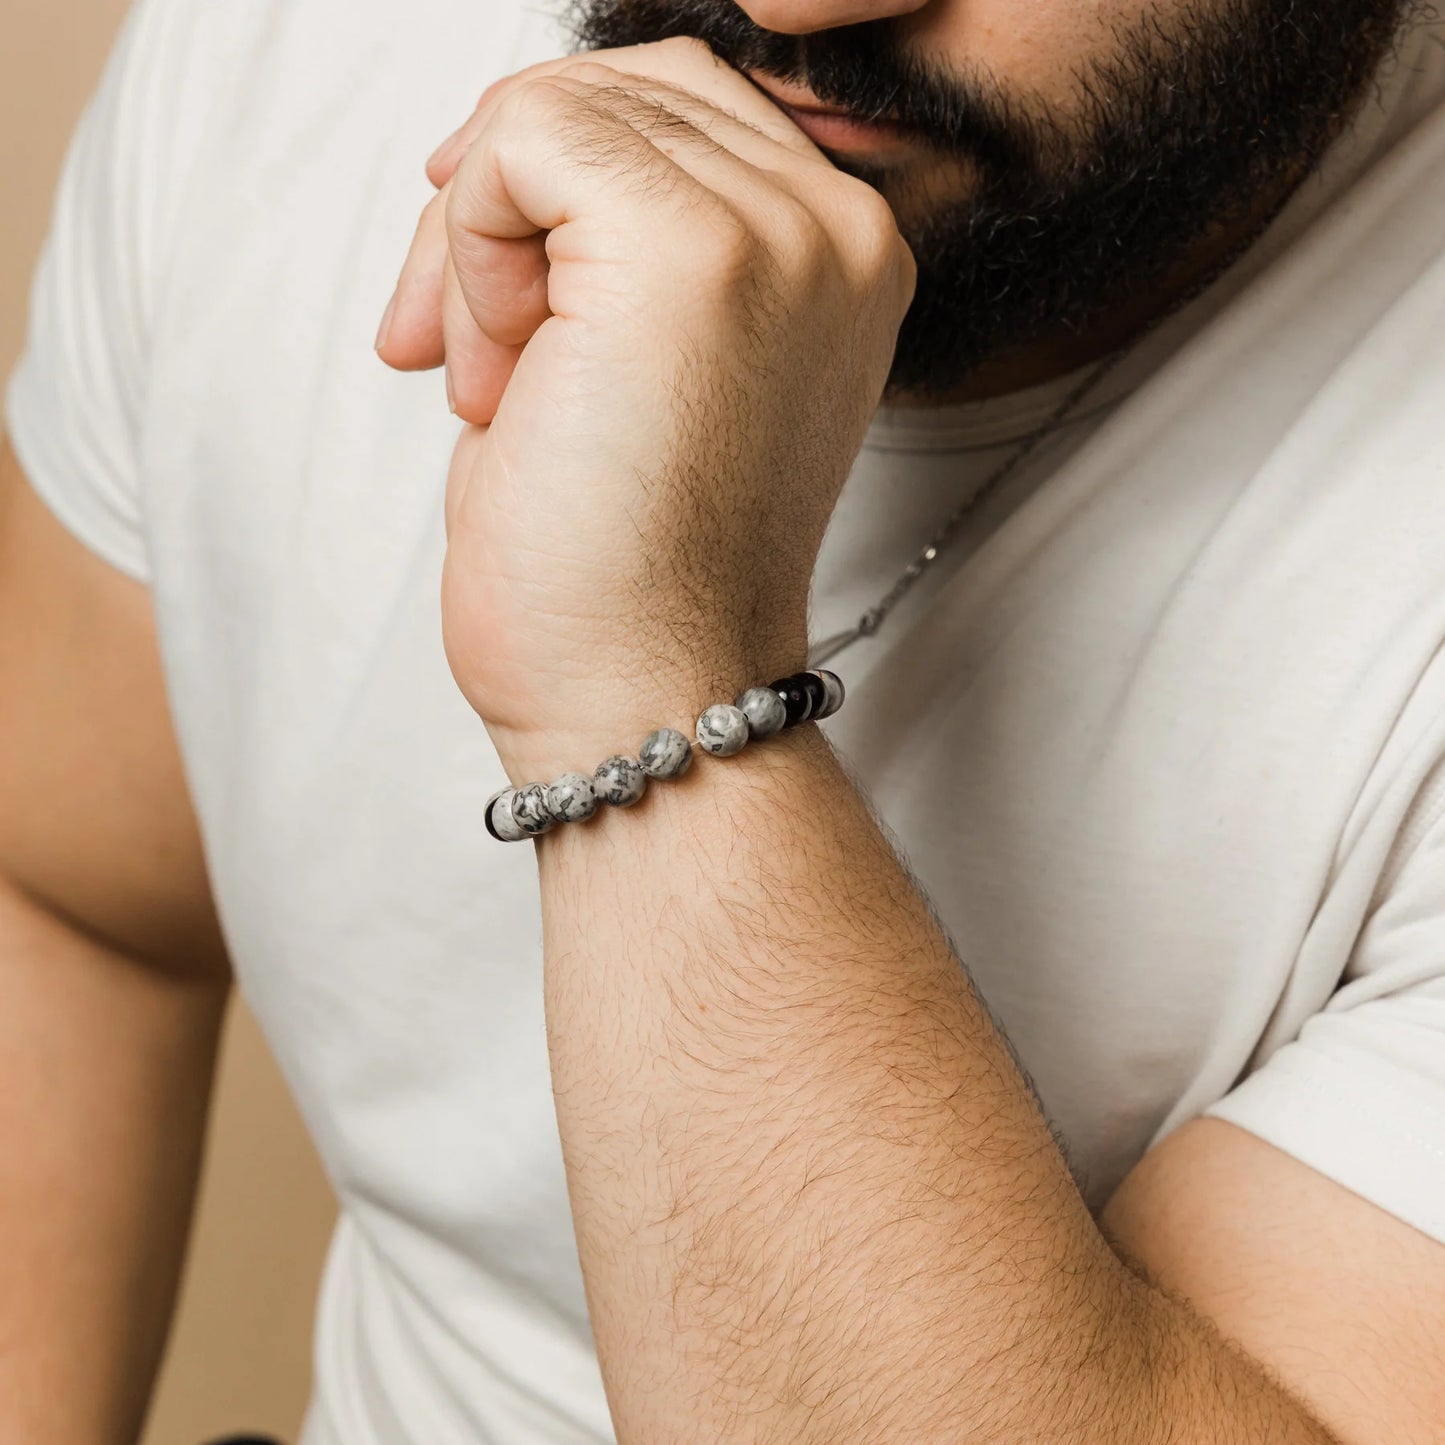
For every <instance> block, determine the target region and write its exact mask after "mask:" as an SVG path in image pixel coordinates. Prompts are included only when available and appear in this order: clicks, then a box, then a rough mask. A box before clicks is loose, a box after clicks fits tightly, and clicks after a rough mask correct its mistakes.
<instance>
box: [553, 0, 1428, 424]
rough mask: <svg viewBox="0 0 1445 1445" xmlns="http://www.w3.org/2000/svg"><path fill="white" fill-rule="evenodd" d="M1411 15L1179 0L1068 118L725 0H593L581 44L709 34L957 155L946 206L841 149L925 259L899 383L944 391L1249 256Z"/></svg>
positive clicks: (1400, 2) (1354, 3) (888, 30)
mask: <svg viewBox="0 0 1445 1445" xmlns="http://www.w3.org/2000/svg"><path fill="white" fill-rule="evenodd" d="M1416 8H1418V7H1417V5H1416V4H1415V0H1324V3H1306V4H1300V3H1299V0H1185V3H1184V4H1183V5H1182V6H1181V7H1180V8H1179V9H1178V10H1177V11H1175V12H1174V13H1161V12H1153V13H1151V14H1150V15H1149V16H1148V17H1147V18H1145V19H1144V20H1142V21H1140V22H1139V23H1137V25H1136V26H1135V27H1134V28H1131V29H1129V30H1125V31H1121V32H1120V33H1119V34H1118V35H1117V36H1116V44H1115V46H1114V48H1113V52H1112V54H1110V55H1109V56H1108V57H1106V58H1104V59H1101V60H1096V61H1094V62H1092V63H1091V64H1090V65H1088V66H1087V67H1086V68H1085V69H1084V70H1083V72H1082V78H1083V80H1084V82H1085V83H1084V85H1083V86H1082V87H1081V90H1082V93H1083V98H1084V107H1083V110H1082V113H1081V114H1079V115H1077V116H1074V117H1071V118H1069V119H1067V120H1064V119H1061V118H1059V117H1057V116H1055V115H1052V114H1049V113H1048V112H1047V111H1046V110H1044V109H1043V108H1042V107H1041V106H1039V105H1038V104H1032V105H1030V104H1026V103H1024V102H1022V101H1020V100H1018V99H1016V98H1015V97H1013V96H1011V95H1010V94H1009V93H1008V92H1007V91H1006V89H1005V88H1004V87H1002V86H1001V85H999V84H998V83H995V82H994V81H993V80H992V79H991V78H990V77H988V76H986V75H981V74H977V73H975V74H973V75H965V74H959V73H948V72H944V71H941V70H939V69H937V68H936V67H934V66H932V65H930V64H927V63H925V62H924V61H923V60H921V59H920V58H919V57H917V56H915V55H913V54H910V53H909V52H908V51H907V50H905V49H904V48H903V47H902V46H901V45H900V43H899V41H898V38H897V33H896V29H895V26H894V24H893V22H891V21H889V20H880V21H869V22H866V23H864V24H860V25H854V26H848V27H845V28H841V29H837V30H826V31H820V32H818V33H817V34H813V35H804V36H793V35H780V34H776V33H774V32H772V31H767V30H762V29H760V28H759V27H758V26H756V25H754V24H753V23H752V21H751V20H749V19H748V17H747V16H746V15H745V14H744V13H743V12H742V11H741V10H740V9H738V8H737V6H736V5H735V4H733V3H732V0H578V3H576V4H575V5H574V7H573V10H572V26H573V29H574V32H575V34H576V37H577V42H578V45H579V46H580V47H581V48H585V49H602V48H610V47H613V46H624V45H640V44H645V43H648V42H651V41H656V40H663V39H666V38H668V37H670V36H675V35H689V36H693V37H696V38H698V39H700V40H703V41H705V42H706V43H707V44H708V45H709V46H710V47H711V49H712V50H713V51H714V52H715V53H716V54H717V55H718V56H719V57H720V58H721V59H723V60H725V61H727V62H728V63H729V64H731V65H732V66H734V67H735V68H737V69H739V70H745V71H749V70H750V71H756V72H759V73H763V74H767V75H770V76H773V77H776V78H778V79H782V80H790V81H796V82H801V83H804V84H806V85H808V86H809V87H810V88H811V89H812V91H813V92H814V94H816V95H817V96H818V97H819V99H821V100H822V101H824V102H825V103H827V104H830V105H836V106H846V107H847V108H848V110H849V111H850V113H852V114H854V115H856V116H858V117H860V118H868V117H870V116H871V117H875V118H877V117H883V116H892V117H894V118H896V119H898V120H900V121H901V122H903V123H904V124H906V125H908V126H910V127H913V128H914V129H915V130H916V131H917V132H918V133H919V137H920V139H921V140H922V141H924V142H926V143H927V146H928V147H929V148H930V149H931V150H932V151H933V152H935V153H937V154H939V155H942V156H944V157H951V158H953V159H955V160H956V161H957V162H958V163H959V164H960V166H961V167H963V168H964V170H965V172H966V174H967V176H968V181H967V184H966V187H965V189H966V191H967V194H966V196H963V197H962V198H958V197H953V198H949V199H947V200H944V201H942V202H941V203H940V202H936V201H935V202H930V201H929V200H928V198H927V196H926V195H924V194H921V193H920V188H918V187H917V186H911V185H910V184H909V179H908V176H907V173H906V170H887V171H885V170H882V169H879V170H873V169H871V168H868V167H865V166H860V165H857V164H844V163H843V162H842V161H841V160H840V159H839V158H838V157H831V158H832V159H833V160H834V161H835V163H837V164H839V165H840V167H841V168H843V169H846V170H849V171H851V172H852V173H853V174H855V175H858V176H860V177H861V178H862V179H863V180H865V181H868V182H869V183H870V184H872V185H873V186H875V187H876V188H877V189H878V190H879V191H881V192H882V193H883V195H884V196H885V198H886V199H887V200H888V201H889V202H890V203H891V204H892V206H893V209H894V212H895V214H896V215H897V217H898V221H899V226H900V229H901V230H902V231H903V234H904V236H905V237H906V238H907V240H908V242H909V244H910V246H911V247H912V249H913V253H914V256H915V258H916V259H917V261H918V289H917V293H916V295H915V297H914V301H913V305H912V307H911V309H910V310H909V313H908V316H907V318H906V319H905V321H904V323H903V327H902V330H901V332H900V334H899V338H898V348H897V351H896V353H895V357H894V363H893V369H892V373H891V375H890V378H889V383H888V390H889V392H890V393H894V392H907V393H910V394H912V395H915V396H920V397H930V396H939V395H942V394H944V393H946V392H949V391H952V390H954V389H955V388H957V387H958V386H959V384H960V383H961V382H963V381H965V380H966V379H967V378H968V377H969V376H970V375H971V374H972V373H974V372H975V371H976V370H977V369H978V368H979V367H980V366H981V365H983V364H984V363H985V362H988V361H992V360H997V359H999V358H1001V357H1007V356H1009V355H1012V354H1015V353H1017V352H1019V351H1021V350H1024V349H1025V348H1027V347H1029V346H1030V345H1031V344H1033V343H1036V342H1038V341H1040V340H1042V339H1046V338H1050V337H1057V336H1059V335H1060V334H1064V335H1067V334H1070V333H1073V334H1080V333H1085V332H1088V331H1090V330H1091V329H1093V328H1094V327H1096V326H1097V325H1098V323H1099V322H1100V321H1101V320H1102V319H1104V318H1106V317H1108V316H1109V315H1111V313H1116V312H1119V311H1121V310H1122V309H1124V308H1126V307H1128V306H1129V305H1130V302H1131V300H1132V299H1133V298H1136V297H1138V296H1140V295H1143V294H1148V293H1149V292H1151V291H1155V290H1158V289H1159V288H1160V287H1161V285H1163V286H1165V287H1166V288H1167V284H1168V282H1169V280H1170V278H1171V276H1174V275H1177V274H1178V273H1179V272H1180V271H1181V269H1183V268H1185V267H1186V265H1187V263H1188V262H1189V260H1190V258H1191V256H1193V255H1194V253H1195V252H1196V251H1198V250H1199V249H1200V247H1201V245H1203V244H1204V243H1206V242H1207V241H1208V239H1209V238H1211V237H1217V236H1225V235H1227V236H1232V237H1234V239H1235V240H1236V245H1235V247H1234V250H1233V251H1232V252H1231V253H1230V254H1231V255H1237V254H1238V251H1239V250H1240V249H1242V248H1243V247H1244V246H1245V245H1247V244H1248V242H1249V241H1250V240H1252V239H1253V238H1254V237H1255V236H1256V235H1257V234H1258V232H1259V231H1260V230H1261V229H1262V228H1263V226H1264V225H1265V224H1267V222H1268V221H1269V220H1270V219H1271V218H1272V217H1273V215H1274V214H1275V213H1276V212H1277V211H1278V209H1279V207H1280V206H1282V205H1283V204H1284V202H1285V201H1286V200H1287V199H1288V197H1289V195H1290V194H1291V193H1292V192H1293V191H1294V189H1295V188H1296V187H1297V186H1298V184H1299V183H1300V182H1301V181H1302V180H1303V179H1304V178H1305V177H1306V176H1307V175H1308V174H1309V173H1310V172H1311V171H1312V170H1313V169H1314V167H1315V166H1316V165H1317V164H1318V162H1319V160H1320V158H1321V157H1322V155H1323V154H1324V152H1325V151H1326V150H1327V148H1328V147H1329V145H1330V143H1331V141H1333V140H1334V139H1335V138H1336V136H1337V135H1338V134H1339V133H1340V132H1341V130H1342V129H1343V128H1344V126H1345V124H1346V123H1347V122H1348V120H1349V118H1350V117H1351V116H1352V115H1353V113H1354V110H1355V108H1356V106H1357V105H1358V104H1359V102H1360V101H1361V100H1362V98H1363V97H1364V96H1365V94H1366V93H1367V91H1368V89H1369V83H1370V80H1371V78H1372V77H1373V76H1374V75H1375V73H1376V71H1377V69H1378V68H1379V66H1380V64H1381V62H1382V61H1383V60H1384V58H1385V56H1386V55H1387V54H1388V53H1389V52H1390V49H1391V46H1392V45H1393V43H1394V41H1395V39H1396V37H1397V35H1398V34H1399V32H1400V29H1401V27H1402V25H1403V24H1404V23H1405V20H1406V18H1407V15H1408V13H1409V12H1411V11H1412V10H1414V9H1416ZM1246 225H1247V226H1248V229H1247V230H1245V232H1244V234H1242V235H1237V234H1236V233H1238V232H1239V231H1240V228H1241V227H1242V226H1246ZM1226 259H1227V258H1226Z"/></svg>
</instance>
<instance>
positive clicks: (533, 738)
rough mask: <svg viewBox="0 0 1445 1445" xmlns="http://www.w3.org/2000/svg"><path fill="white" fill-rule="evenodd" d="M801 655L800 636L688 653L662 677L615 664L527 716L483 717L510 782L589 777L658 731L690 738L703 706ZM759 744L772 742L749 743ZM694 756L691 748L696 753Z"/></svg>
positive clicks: (785, 668) (781, 670)
mask: <svg viewBox="0 0 1445 1445" xmlns="http://www.w3.org/2000/svg"><path fill="white" fill-rule="evenodd" d="M806 652H807V644H806V641H801V642H799V643H797V644H796V645H792V646H782V647H775V648H770V649H768V650H766V651H750V652H748V653H743V652H741V651H739V652H735V653H731V654H727V655H724V654H722V653H718V654H715V655H713V656H711V657H710V658H709V659H708V660H707V661H705V662H704V661H701V660H699V659H697V658H693V659H691V660H689V662H688V663H687V664H686V665H684V666H679V667H677V668H675V669H674V670H672V671H671V672H670V673H668V674H666V675H663V673H662V670H661V669H658V668H654V667H651V666H643V667H627V668H621V667H616V666H614V667H612V668H609V669H605V670H603V671H602V672H601V673H600V674H599V676H598V677H597V678H596V679H595V681H594V682H593V683H592V684H591V685H590V686H587V687H585V688H580V689H579V688H578V687H577V686H576V685H570V686H568V687H567V688H566V689H565V690H563V689H559V690H558V695H557V696H556V698H555V699H554V700H552V701H550V702H544V703H543V704H542V705H539V706H538V707H536V708H534V709H533V710H532V712H531V714H530V715H529V716H527V717H525V718H522V719H520V720H518V719H515V718H512V719H508V720H507V722H505V723H501V722H498V721H497V720H495V719H488V718H485V717H484V718H483V721H484V722H485V723H486V726H487V731H488V733H489V734H490V736H491V739H492V742H493V744H494V745H495V747H496V749H497V752H498V755H499V756H500V758H501V761H502V766H503V768H504V769H505V770H506V773H507V777H508V779H509V781H510V782H511V783H512V785H513V786H516V787H520V786H522V785H524V784H527V783H534V782H543V783H550V782H553V781H555V780H556V779H557V778H558V777H560V776H561V775H562V774H563V773H568V772H580V773H583V774H586V775H589V776H590V775H591V774H592V772H593V770H594V769H595V768H596V767H597V765H598V764H599V763H601V762H602V761H603V760H604V759H606V758H610V757H614V756H617V755H619V754H620V755H622V756H625V757H630V758H636V757H637V756H638V754H639V751H640V749H641V747H642V743H643V741H644V739H646V738H647V737H648V735H649V734H651V733H652V732H654V731H655V730H657V729H659V728H673V729H675V730H676V731H677V732H679V733H681V734H682V735H683V737H685V738H686V739H687V740H688V741H689V743H691V742H692V741H693V740H694V739H695V738H696V736H697V726H698V718H699V717H700V715H701V714H702V713H703V712H704V710H705V709H707V708H708V707H710V706H712V705H714V704H716V703H732V702H733V701H734V700H735V699H736V698H737V697H738V696H739V695H740V694H741V693H742V692H744V691H745V690H746V689H748V688H750V687H758V686H766V685H767V684H768V683H771V682H772V681H774V680H775V679H779V678H783V677H787V676H789V675H791V674H793V673H796V672H799V671H801V670H802V669H803V667H804V666H805V657H806ZM564 692H565V696H564V695H563V694H564ZM764 741H766V742H771V741H773V739H766V740H755V741H754V743H751V744H749V746H755V745H756V746H761V745H762V744H763V742H764ZM699 754H700V750H698V749H695V750H694V756H695V758H696V757H697V756H698V755H699Z"/></svg>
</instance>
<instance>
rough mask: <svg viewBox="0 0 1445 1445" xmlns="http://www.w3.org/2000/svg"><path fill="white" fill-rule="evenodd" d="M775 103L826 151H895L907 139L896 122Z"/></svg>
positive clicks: (781, 102) (902, 129)
mask: <svg viewBox="0 0 1445 1445" xmlns="http://www.w3.org/2000/svg"><path fill="white" fill-rule="evenodd" d="M776 103H777V104H778V105H779V106H780V107H781V108H782V109H783V110H785V111H787V113H788V116H789V119H791V120H792V122H793V124H794V125H796V126H797V127H798V129H799V130H800V131H802V132H803V134H804V135H805V136H807V137H808V139H809V140H810V141H812V142H813V144H814V145H815V146H819V147H820V148H821V149H823V150H825V151H846V152H849V153H851V154H864V153H871V152H877V151H885V150H896V149H897V148H898V147H900V146H902V145H903V144H904V143H905V142H906V141H907V139H908V130H907V128H906V127H905V126H901V125H898V124H896V123H895V122H893V121H887V120H877V121H869V120H854V119H853V117H852V116H849V115H834V114H830V113H829V112H827V111H817V110H795V109H794V108H793V107H792V106H791V105H788V104H787V103H786V102H785V101H777V102H776Z"/></svg>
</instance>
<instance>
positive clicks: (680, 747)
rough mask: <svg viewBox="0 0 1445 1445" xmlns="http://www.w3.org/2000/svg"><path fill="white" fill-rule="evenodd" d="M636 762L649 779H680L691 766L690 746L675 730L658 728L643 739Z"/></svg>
mask: <svg viewBox="0 0 1445 1445" xmlns="http://www.w3.org/2000/svg"><path fill="white" fill-rule="evenodd" d="M637 761H638V762H639V763H641V764H642V771H643V772H644V773H646V774H647V776H648V777H649V778H680V777H681V776H682V775H683V774H684V773H685V772H686V771H687V770H688V768H690V767H691V766H692V745H691V744H690V743H689V742H688V740H687V738H686V737H684V736H683V734H682V733H680V732H678V730H677V729H676V728H658V729H657V731H656V732H650V733H648V735H647V736H646V737H645V738H644V739H643V742H642V746H641V747H640V748H638V750H637Z"/></svg>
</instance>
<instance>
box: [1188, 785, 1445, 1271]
mask: <svg viewBox="0 0 1445 1445" xmlns="http://www.w3.org/2000/svg"><path fill="white" fill-rule="evenodd" d="M1206 1113H1208V1114H1210V1115H1212V1116H1214V1117H1216V1118H1221V1119H1227V1120H1229V1121H1230V1122H1231V1123H1234V1124H1237V1125H1239V1126H1240V1128H1243V1129H1247V1130H1249V1131H1250V1132H1251V1133H1252V1134H1257V1135H1258V1136H1259V1137H1260V1138H1262V1139H1266V1140H1268V1141H1269V1142H1270V1143H1271V1144H1273V1145H1275V1146H1276V1147H1277V1148H1279V1149H1282V1150H1284V1152H1285V1153H1287V1154H1291V1155H1293V1156H1294V1157H1295V1158H1297V1159H1299V1160H1301V1161H1302V1162H1303V1163H1305V1164H1308V1165H1310V1166H1311V1167H1312V1168H1314V1169H1316V1170H1318V1171H1319V1172H1320V1173H1322V1174H1324V1175H1327V1176H1328V1177H1329V1178H1331V1179H1333V1180H1335V1181H1336V1183H1338V1184H1342V1185H1343V1186H1344V1187H1345V1188H1347V1189H1349V1190H1352V1191H1353V1192H1354V1193H1356V1194H1359V1195H1362V1196H1363V1197H1364V1198H1366V1199H1369V1200H1371V1201H1372V1202H1373V1203H1375V1204H1378V1205H1379V1206H1380V1207H1381V1208H1382V1209H1385V1210H1387V1211H1388V1212H1389V1213H1391V1214H1393V1215H1396V1216H1397V1217H1398V1218H1400V1219H1403V1220H1405V1221H1406V1223H1408V1224H1412V1225H1414V1226H1415V1228H1417V1229H1419V1230H1422V1231H1423V1232H1424V1233H1425V1234H1428V1235H1430V1236H1431V1237H1433V1238H1435V1239H1438V1240H1441V1241H1442V1242H1445V768H1437V769H1436V771H1435V773H1434V775H1433V777H1432V778H1431V781H1430V784H1429V785H1428V786H1427V787H1426V788H1425V789H1424V790H1423V791H1422V793H1421V796H1420V798H1419V799H1418V800H1417V803H1416V806H1415V807H1414V808H1413V809H1412V810H1411V816H1410V818H1409V819H1407V822H1406V825H1405V828H1404V829H1403V830H1402V833H1401V836H1400V839H1399V841H1398V842H1397V845H1396V848H1395V850H1394V853H1393V854H1392V858H1391V863H1390V865H1389V866H1388V867H1387V868H1386V871H1385V877H1384V879H1383V880H1382V884H1381V890H1380V892H1379V893H1377V895H1376V900H1375V903H1374V907H1373V909H1372V911H1371V913H1370V916H1369V918H1368V920H1367V922H1366V924H1365V927H1364V928H1363V930H1362V931H1361V933H1360V936H1359V938H1358V940H1357V942H1356V945H1355V949H1354V952H1353V955H1352V957H1351V960H1350V964H1349V967H1348V969H1347V971H1346V973H1345V976H1344V978H1343V980H1342V982H1341V986H1340V988H1339V989H1338V990H1337V992H1336V993H1335V994H1334V996H1333V997H1332V998H1331V999H1330V1001H1329V1004H1328V1005H1327V1006H1326V1007H1325V1008H1324V1009H1323V1010H1321V1011H1320V1012H1319V1013H1317V1014H1315V1015H1314V1016H1313V1017H1312V1018H1311V1019H1310V1020H1309V1021H1308V1022H1307V1023H1306V1024H1305V1025H1304V1027H1303V1028H1302V1029H1301V1031H1300V1033H1299V1036H1298V1038H1297V1039H1296V1040H1294V1041H1293V1042H1292V1043H1288V1044H1286V1045H1285V1046H1284V1047H1283V1048H1281V1049H1279V1050H1278V1051H1277V1052H1276V1053H1275V1054H1274V1055H1272V1056H1271V1057H1270V1059H1269V1060H1268V1061H1267V1062H1266V1063H1265V1064H1264V1065H1263V1066H1262V1067H1261V1068H1260V1069H1259V1070H1257V1071H1256V1072H1255V1073H1253V1074H1251V1075H1250V1076H1249V1077H1248V1078H1246V1079H1245V1080H1244V1081H1243V1082H1242V1083H1240V1084H1239V1085H1238V1086H1237V1087H1236V1088H1235V1089H1234V1090H1233V1091H1232V1092H1231V1093H1229V1094H1228V1095H1226V1096H1225V1097H1224V1098H1223V1099H1221V1100H1220V1101H1219V1102H1218V1103H1216V1104H1214V1105H1213V1106H1212V1107H1211V1108H1209V1109H1208V1110H1206Z"/></svg>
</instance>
